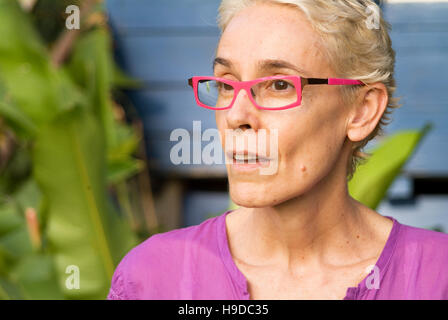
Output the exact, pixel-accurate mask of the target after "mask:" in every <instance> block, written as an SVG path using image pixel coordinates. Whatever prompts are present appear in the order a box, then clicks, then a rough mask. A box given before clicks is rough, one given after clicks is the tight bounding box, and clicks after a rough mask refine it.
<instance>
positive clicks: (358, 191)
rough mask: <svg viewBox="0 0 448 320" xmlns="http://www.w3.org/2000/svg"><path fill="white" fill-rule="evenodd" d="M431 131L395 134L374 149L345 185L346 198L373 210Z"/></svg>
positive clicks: (429, 128)
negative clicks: (346, 186) (347, 192)
mask: <svg viewBox="0 0 448 320" xmlns="http://www.w3.org/2000/svg"><path fill="white" fill-rule="evenodd" d="M431 128H432V125H431V124H427V125H425V126H424V127H423V128H422V129H421V130H403V131H399V132H397V133H395V134H393V135H392V136H390V137H388V138H387V139H385V140H384V141H383V142H382V143H381V144H380V145H379V146H378V147H377V148H374V149H373V150H372V151H371V152H370V153H371V156H370V157H369V159H368V161H367V162H366V163H365V164H363V165H361V166H359V167H358V168H357V170H356V173H355V175H354V176H353V178H352V179H351V180H350V181H349V183H348V190H349V193H350V195H351V196H352V197H353V198H354V199H356V200H358V201H359V202H361V203H363V204H365V205H366V206H368V207H370V208H372V209H375V208H377V207H378V205H379V204H380V202H381V200H382V199H383V198H384V196H385V195H386V193H387V190H388V189H389V187H390V186H391V185H392V182H393V181H394V180H395V178H396V177H398V176H399V175H400V173H401V169H402V168H403V166H404V165H405V164H406V162H407V161H408V160H409V158H410V157H411V155H412V154H413V153H414V151H415V150H416V148H417V147H418V145H419V144H420V142H421V141H422V139H423V137H424V136H425V135H426V134H427V133H428V132H429V131H430V130H431Z"/></svg>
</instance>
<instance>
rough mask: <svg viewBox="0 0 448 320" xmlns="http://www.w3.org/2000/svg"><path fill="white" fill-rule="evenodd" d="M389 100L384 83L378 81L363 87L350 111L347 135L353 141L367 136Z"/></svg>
mask: <svg viewBox="0 0 448 320" xmlns="http://www.w3.org/2000/svg"><path fill="white" fill-rule="evenodd" d="M388 101H389V99H388V95H387V88H386V86H385V85H384V84H383V83H381V82H377V83H373V84H369V85H368V86H367V87H365V88H362V89H361V93H360V95H359V96H358V99H357V100H356V103H355V104H354V105H353V108H352V111H351V113H350V118H349V120H348V123H347V137H348V138H349V139H350V140H351V141H353V142H356V141H361V140H363V139H364V138H366V137H367V136H368V135H369V134H370V133H371V132H372V131H373V130H374V129H375V127H376V125H377V124H378V122H379V121H380V119H381V117H382V116H383V113H384V111H385V110H386V107H387V103H388Z"/></svg>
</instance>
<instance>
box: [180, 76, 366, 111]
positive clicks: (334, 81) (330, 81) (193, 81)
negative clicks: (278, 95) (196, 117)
mask: <svg viewBox="0 0 448 320" xmlns="http://www.w3.org/2000/svg"><path fill="white" fill-rule="evenodd" d="M281 79H284V80H291V81H292V82H293V83H294V86H295V88H296V91H297V101H296V102H293V103H291V104H289V105H286V106H283V107H277V108H267V107H262V106H260V105H258V104H257V103H256V102H255V99H254V97H253V95H252V93H251V88H252V86H254V85H255V84H257V83H260V82H263V81H267V80H281ZM201 80H211V81H220V82H223V83H225V84H228V85H230V86H232V87H233V89H234V90H235V92H234V94H233V99H232V101H231V103H230V104H229V106H227V107H223V108H213V107H210V106H207V105H206V104H204V103H202V102H201V101H200V100H199V92H198V83H199V81H201ZM303 80H304V81H303ZM188 84H189V85H190V86H191V87H192V88H193V91H194V96H195V99H196V103H197V104H198V105H199V106H200V107H203V108H206V109H210V110H227V109H230V108H232V107H233V104H234V103H235V100H236V98H237V97H238V94H239V92H240V91H241V89H244V90H246V93H247V95H248V97H249V100H250V101H251V102H252V104H253V105H254V106H255V107H256V108H258V109H261V110H285V109H291V108H294V107H297V106H300V105H301V104H302V91H303V88H304V87H305V86H306V85H318V84H327V85H365V83H364V82H362V81H361V80H353V79H341V78H304V77H301V76H281V75H279V76H270V77H263V78H258V79H254V80H249V81H234V80H229V79H224V78H219V77H211V76H210V77H205V76H195V77H192V78H190V79H188ZM299 88H300V89H299Z"/></svg>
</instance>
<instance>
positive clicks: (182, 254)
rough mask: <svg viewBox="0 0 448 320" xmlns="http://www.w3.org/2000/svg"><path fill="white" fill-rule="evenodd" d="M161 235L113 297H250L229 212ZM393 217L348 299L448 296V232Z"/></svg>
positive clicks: (135, 252) (144, 246)
mask: <svg viewBox="0 0 448 320" xmlns="http://www.w3.org/2000/svg"><path fill="white" fill-rule="evenodd" d="M229 212H230V211H227V212H224V213H223V214H221V215H219V216H217V217H214V218H210V219H208V220H206V221H204V222H202V223H201V224H200V225H196V226H191V227H187V228H182V229H176V230H172V231H169V232H165V233H159V234H155V235H153V236H151V237H149V238H148V239H147V240H146V241H144V242H143V243H141V244H140V245H138V246H136V247H135V248H133V249H132V250H131V251H130V252H129V253H128V254H127V255H126V256H125V257H124V258H123V259H122V260H121V262H120V264H119V265H118V267H117V268H116V270H115V272H114V275H113V278H112V286H111V288H110V291H109V294H108V296H107V299H110V300H114V299H145V300H153V299H154V300H156V299H157V300H174V299H176V300H177V299H178V300H184V299H190V300H206V299H210V300H214V299H223V300H227V299H228V300H248V299H250V297H249V293H248V290H247V281H246V278H245V276H244V275H243V274H242V273H241V271H240V270H239V269H238V268H237V266H236V265H235V263H234V261H233V259H232V256H231V254H230V250H229V245H228V242H227V231H226V223H225V217H226V215H227V214H228V213H229ZM388 218H389V219H391V220H393V227H392V231H391V233H390V235H389V238H388V239H387V242H386V245H385V246H384V248H383V251H382V253H381V255H380V257H379V259H378V261H377V263H376V264H375V267H373V268H372V271H371V272H370V274H369V275H367V276H366V277H365V278H364V279H363V280H362V281H361V282H360V283H359V284H358V286H357V287H352V288H348V289H347V293H346V296H345V298H344V299H361V300H363V299H366V300H368V299H448V234H445V233H440V232H436V231H430V230H426V229H421V228H415V227H411V226H407V225H403V224H400V223H399V222H398V221H397V220H395V219H393V218H391V217H388Z"/></svg>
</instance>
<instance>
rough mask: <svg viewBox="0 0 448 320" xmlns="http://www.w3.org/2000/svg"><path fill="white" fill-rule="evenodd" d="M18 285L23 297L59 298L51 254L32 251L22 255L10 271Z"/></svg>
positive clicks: (39, 298)
mask: <svg viewBox="0 0 448 320" xmlns="http://www.w3.org/2000/svg"><path fill="white" fill-rule="evenodd" d="M10 277H11V278H13V279H16V283H18V284H19V285H20V288H21V292H22V294H23V296H24V299H29V300H36V299H38V300H47V299H51V300H55V299H57V300H60V299H63V298H64V296H63V295H62V291H61V289H60V287H59V286H58V281H57V275H56V270H55V268H54V263H53V260H52V258H51V256H49V255H46V254H38V253H33V254H29V255H26V256H24V257H23V258H22V259H21V260H20V261H19V262H18V263H17V265H16V266H15V267H14V270H13V271H12V272H11V273H10Z"/></svg>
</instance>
